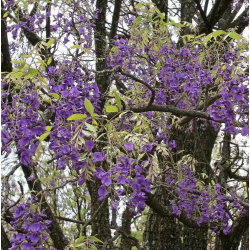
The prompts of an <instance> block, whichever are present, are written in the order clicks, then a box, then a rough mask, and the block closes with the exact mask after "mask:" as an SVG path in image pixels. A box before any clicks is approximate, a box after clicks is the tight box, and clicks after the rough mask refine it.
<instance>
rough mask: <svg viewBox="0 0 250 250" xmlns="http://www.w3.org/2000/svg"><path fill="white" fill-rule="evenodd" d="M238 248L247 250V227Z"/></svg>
mask: <svg viewBox="0 0 250 250" xmlns="http://www.w3.org/2000/svg"><path fill="white" fill-rule="evenodd" d="M240 250H249V228H248V229H247V230H246V231H245V233H244V235H243V237H242V240H241V248H240Z"/></svg>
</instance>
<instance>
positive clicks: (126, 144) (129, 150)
mask: <svg viewBox="0 0 250 250" xmlns="http://www.w3.org/2000/svg"><path fill="white" fill-rule="evenodd" d="M124 147H125V148H126V149H127V150H128V152H132V151H133V147H134V144H133V143H132V142H125V143H124Z"/></svg>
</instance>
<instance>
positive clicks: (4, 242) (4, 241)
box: [1, 224, 11, 250]
mask: <svg viewBox="0 0 250 250" xmlns="http://www.w3.org/2000/svg"><path fill="white" fill-rule="evenodd" d="M10 247H11V244H10V241H9V239H8V236H7V234H6V233H5V230H4V228H3V225H2V224H1V249H2V250H8V249H9V248H10Z"/></svg>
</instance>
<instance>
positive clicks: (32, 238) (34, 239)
mask: <svg viewBox="0 0 250 250" xmlns="http://www.w3.org/2000/svg"><path fill="white" fill-rule="evenodd" d="M27 239H28V241H31V242H32V243H37V242H38V241H39V240H40V237H39V235H38V234H37V233H34V234H28V235H27Z"/></svg>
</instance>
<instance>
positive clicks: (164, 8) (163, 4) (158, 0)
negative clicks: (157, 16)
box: [152, 0, 168, 21]
mask: <svg viewBox="0 0 250 250" xmlns="http://www.w3.org/2000/svg"><path fill="white" fill-rule="evenodd" d="M152 2H153V3H155V5H156V7H157V8H158V9H159V11H160V12H162V13H164V14H165V19H164V20H165V21H166V20H167V18H168V0H164V1H162V0H152Z"/></svg>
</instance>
